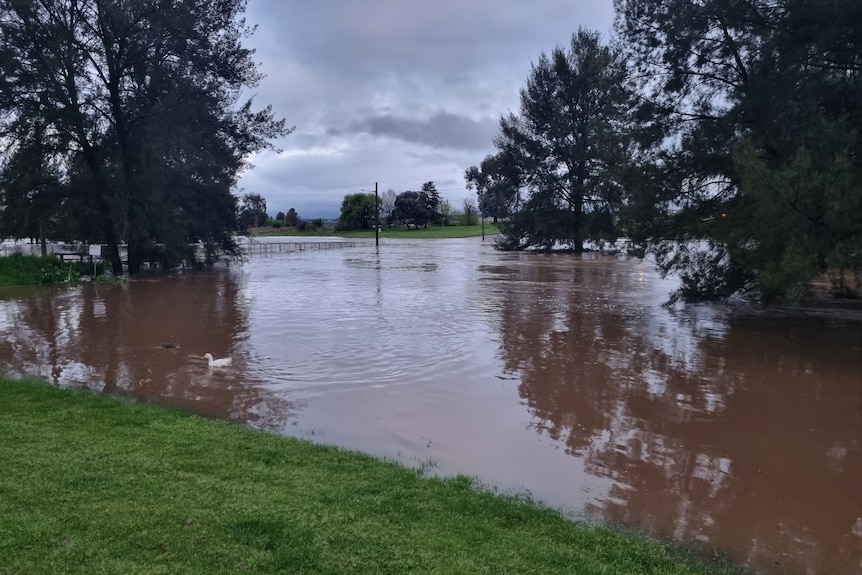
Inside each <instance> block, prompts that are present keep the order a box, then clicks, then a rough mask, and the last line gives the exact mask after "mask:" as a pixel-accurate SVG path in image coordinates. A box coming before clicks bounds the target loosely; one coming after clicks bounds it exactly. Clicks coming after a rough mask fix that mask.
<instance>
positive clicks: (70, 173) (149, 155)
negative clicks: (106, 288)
mask: <svg viewBox="0 0 862 575" xmlns="http://www.w3.org/2000/svg"><path fill="white" fill-rule="evenodd" d="M245 4H246V0H187V1H184V2H163V1H161V0H137V1H135V2H116V1H113V0H40V1H38V2H33V1H30V0H0V14H2V17H0V146H2V148H3V150H4V157H3V160H2V164H0V205H2V210H0V232H2V235H4V236H5V237H9V236H12V237H27V236H30V237H41V238H42V240H43V242H44V238H45V237H46V236H51V237H52V238H56V239H75V240H82V241H86V242H97V243H102V244H105V245H106V246H107V252H108V253H107V257H108V259H109V261H110V264H111V266H112V268H113V269H114V270H115V271H117V270H121V269H122V262H121V260H120V252H119V246H120V245H121V244H126V245H127V247H128V271H129V272H130V273H135V272H136V271H138V270H139V269H140V268H141V266H142V265H143V264H145V263H147V262H149V263H154V264H158V265H163V266H165V267H173V266H175V265H178V264H179V263H181V262H183V261H185V262H189V263H191V262H193V261H194V247H193V245H192V244H194V243H197V242H200V243H202V244H203V246H204V249H205V252H206V254H207V257H208V258H209V259H212V258H213V257H214V256H215V254H216V253H219V252H221V253H224V252H227V253H236V252H237V249H238V248H237V246H236V244H235V241H234V239H233V238H234V235H235V234H236V233H237V232H238V231H241V230H242V228H243V225H249V224H250V223H251V222H250V221H246V222H243V223H241V222H240V219H239V218H240V212H239V206H238V198H237V197H236V196H235V195H234V194H233V193H232V191H233V188H234V186H235V183H236V181H237V177H238V175H239V173H240V172H241V171H242V170H243V169H244V168H245V167H246V166H247V158H248V157H249V156H250V155H251V154H253V153H254V152H256V151H259V150H261V149H265V148H268V147H270V142H271V141H272V140H273V139H274V138H276V137H279V136H283V135H286V134H288V133H289V132H290V130H289V129H286V128H285V124H284V121H283V120H279V119H276V118H275V117H274V115H273V113H272V110H271V109H270V108H268V107H267V108H263V109H262V110H254V109H253V108H252V102H251V100H245V101H243V100H241V96H242V94H243V93H246V89H247V88H249V87H253V86H255V85H256V84H257V83H258V81H259V80H260V78H261V75H260V73H259V72H258V69H257V65H256V64H255V62H254V60H253V58H252V54H253V52H252V51H251V50H249V49H247V48H245V47H243V45H242V40H243V39H244V38H245V37H246V36H247V35H248V34H249V32H250V31H251V29H250V28H249V27H248V26H246V24H245V21H244V20H243V12H244V10H245ZM254 211H255V210H253V209H252V210H250V212H249V214H250V217H252V218H253V217H254V216H253V214H254ZM264 212H265V208H264Z"/></svg>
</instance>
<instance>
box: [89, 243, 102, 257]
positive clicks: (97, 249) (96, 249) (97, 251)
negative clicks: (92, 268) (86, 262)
mask: <svg viewBox="0 0 862 575" xmlns="http://www.w3.org/2000/svg"><path fill="white" fill-rule="evenodd" d="M90 255H91V256H101V255H102V246H100V245H99V244H96V245H91V246H90Z"/></svg>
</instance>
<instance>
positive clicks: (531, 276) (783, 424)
mask: <svg viewBox="0 0 862 575" xmlns="http://www.w3.org/2000/svg"><path fill="white" fill-rule="evenodd" d="M539 257H541V256H536V258H539ZM536 258H534V260H535V259H536ZM526 261H527V260H524V259H523V258H521V259H520V260H519V259H517V258H516V259H513V264H512V265H510V266H499V267H486V268H485V269H484V270H483V271H484V272H485V274H486V275H485V278H484V281H485V282H486V283H487V284H488V285H489V286H490V288H491V289H492V290H493V293H495V294H496V296H497V297H498V303H499V318H500V319H499V323H500V332H501V355H502V360H503V362H504V364H505V367H506V370H507V371H508V372H511V373H514V374H517V375H518V376H519V378H520V380H521V384H520V387H519V393H520V395H521V397H522V398H523V399H524V401H525V403H526V405H527V406H528V408H529V409H530V412H531V413H532V415H533V425H534V427H535V429H536V430H537V432H539V433H543V434H547V435H548V436H550V437H552V438H554V439H556V440H558V441H559V442H561V443H562V444H564V445H565V448H566V450H567V451H568V452H569V453H570V454H571V455H573V456H575V457H579V458H582V459H583V461H584V465H585V467H586V469H587V470H588V471H589V472H590V473H592V474H594V475H597V476H602V477H608V478H611V479H613V480H615V487H614V489H613V491H612V493H611V494H610V496H609V497H608V498H606V499H605V500H604V501H600V502H597V503H596V504H595V505H594V506H593V509H592V510H593V511H595V512H597V513H599V514H600V515H602V516H604V517H607V518H610V519H613V520H622V521H625V522H626V523H628V524H632V525H638V526H642V527H644V528H645V529H647V530H649V531H651V532H654V533H657V534H662V535H670V536H673V537H675V538H679V539H695V540H699V541H703V542H705V543H709V544H710V545H712V546H718V547H720V548H730V549H735V550H744V551H742V553H740V552H739V551H737V552H736V554H735V556H736V558H737V559H738V560H742V561H746V562H748V563H749V564H751V565H754V566H756V567H758V568H759V569H763V570H764V571H766V572H776V573H784V572H787V571H785V569H786V568H785V566H784V564H785V563H787V564H789V565H792V566H794V567H792V569H793V571H795V569H796V568H798V566H805V569H806V570H808V572H817V573H850V572H856V571H857V570H859V569H860V568H862V564H860V561H862V490H860V489H859V486H860V485H862V456H860V453H862V359H860V358H862V351H860V349H861V348H862V329H860V328H862V324H860V323H854V322H849V321H847V322H845V321H841V320H840V319H836V318H826V317H815V316H803V315H798V316H784V317H777V318H776V317H770V316H767V315H760V316H757V315H752V314H750V313H749V314H747V315H742V314H739V313H737V314H734V313H733V312H732V310H726V309H717V308H715V307H709V306H704V307H700V308H698V307H692V306H689V307H688V308H682V309H672V310H668V309H665V308H662V307H661V306H660V305H659V303H660V301H661V300H660V299H656V293H657V289H656V286H655V285H652V286H650V285H645V284H644V276H642V275H641V274H640V273H639V272H638V268H637V266H620V265H615V263H614V262H613V261H610V260H601V259H589V258H584V259H579V258H572V259H570V260H568V263H566V261H567V260H565V259H563V258H562V257H560V256H550V257H548V258H546V259H545V260H541V259H539V263H537V262H536V261H531V262H530V263H526ZM518 262H521V264H519V263H518ZM500 280H505V281H500ZM652 281H654V280H652ZM658 294H659V295H663V294H661V291H660V290H658ZM793 571H791V572H793Z"/></svg>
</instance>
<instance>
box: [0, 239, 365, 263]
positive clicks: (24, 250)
mask: <svg viewBox="0 0 862 575" xmlns="http://www.w3.org/2000/svg"><path fill="white" fill-rule="evenodd" d="M373 245H374V243H373V242H370V241H352V240H348V241H335V240H332V241H326V240H324V241H291V242H277V241H276V242H271V241H267V242H261V241H250V242H246V241H240V243H239V246H240V249H241V250H242V253H243V255H246V256H258V255H274V254H282V253H294V252H302V251H311V250H337V249H344V248H359V247H369V246H373ZM45 247H46V251H47V253H48V254H53V255H56V256H57V257H59V258H60V259H62V260H65V261H70V260H75V261H89V262H92V261H93V259H96V260H99V261H101V260H103V259H104V258H105V255H104V254H103V253H101V249H99V252H97V253H98V254H99V255H96V256H93V255H91V254H92V252H90V251H89V248H90V246H88V245H84V244H62V243H49V244H46V246H45ZM93 247H97V246H95V245H94V246H93ZM12 254H23V255H29V256H39V255H42V246H41V245H40V244H39V243H25V242H14V243H13V242H8V241H7V242H2V243H0V257H2V256H8V255H12ZM196 255H197V257H198V259H200V260H203V249H202V248H200V247H198V249H197V254H196ZM126 257H127V256H126V246H125V245H122V246H120V258H121V260H122V261H123V263H124V264H125V262H126Z"/></svg>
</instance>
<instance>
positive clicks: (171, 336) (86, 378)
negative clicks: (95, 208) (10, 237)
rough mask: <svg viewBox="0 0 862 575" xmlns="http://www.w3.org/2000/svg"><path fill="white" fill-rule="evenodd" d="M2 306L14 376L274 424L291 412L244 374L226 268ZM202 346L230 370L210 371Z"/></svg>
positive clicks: (239, 320) (19, 296)
mask: <svg viewBox="0 0 862 575" xmlns="http://www.w3.org/2000/svg"><path fill="white" fill-rule="evenodd" d="M0 304H2V305H0V336H2V343H0V364H3V365H6V366H7V370H8V372H9V373H11V374H13V375H27V376H35V377H40V378H44V379H47V380H49V381H51V382H53V383H55V384H58V385H64V386H75V387H88V388H91V389H94V390H97V391H105V392H107V393H119V394H122V395H127V396H130V397H133V398H137V399H141V400H146V401H158V402H159V403H162V404H166V405H173V406H177V407H181V408H184V409H190V410H192V411H196V412H198V413H202V414H205V415H210V416H216V417H222V418H225V419H228V420H231V421H238V422H247V423H250V424H252V425H255V426H259V427H266V428H273V429H275V428H280V427H282V426H283V425H284V422H285V421H286V419H287V418H288V416H289V414H290V412H291V410H292V406H291V405H290V404H289V402H287V401H286V400H285V399H284V398H283V397H279V396H275V395H274V394H272V393H267V392H266V391H265V386H264V385H258V384H257V383H261V382H255V381H252V380H250V378H249V377H247V376H246V374H245V372H244V369H243V368H244V364H245V363H246V361H247V359H246V355H247V352H246V349H245V346H244V345H243V343H244V340H245V339H246V338H247V332H248V325H247V323H248V319H247V310H246V309H245V308H244V307H243V303H242V296H241V287H240V285H239V280H238V279H237V277H236V274H233V273H231V272H230V270H215V271H213V272H211V273H188V274H175V275H171V276H169V277H164V276H157V277H152V278H147V277H146V276H141V277H138V278H136V279H134V280H132V281H131V282H129V283H128V284H127V285H116V284H113V283H101V284H100V283H87V284H83V285H81V286H78V287H73V288H68V289H65V290H64V289H50V288H48V289H32V288H29V289H22V290H16V291H12V292H8V293H7V294H6V297H5V298H4V300H3V301H2V302H0ZM206 352H210V353H212V354H213V355H216V356H226V355H230V356H232V357H233V358H234V364H235V368H234V369H230V370H218V369H216V370H212V369H209V368H208V367H207V364H206V361H205V360H202V359H200V356H202V355H203V354H204V353H206Z"/></svg>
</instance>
